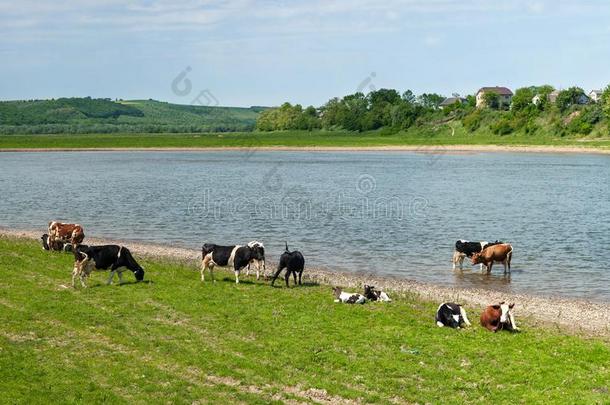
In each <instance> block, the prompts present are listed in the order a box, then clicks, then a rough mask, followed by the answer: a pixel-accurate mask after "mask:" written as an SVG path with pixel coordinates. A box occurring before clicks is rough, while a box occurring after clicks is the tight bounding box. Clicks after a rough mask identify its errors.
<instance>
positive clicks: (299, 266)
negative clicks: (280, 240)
mask: <svg viewBox="0 0 610 405" xmlns="http://www.w3.org/2000/svg"><path fill="white" fill-rule="evenodd" d="M284 269H286V275H285V276H284V279H285V280H286V287H289V285H288V280H290V273H292V276H293V278H294V284H295V285H296V284H297V273H299V285H301V277H302V276H303V270H304V269H305V258H304V257H303V255H302V254H301V252H299V251H298V250H295V251H292V252H291V251H290V250H288V242H286V250H285V251H284V253H282V255H281V256H280V262H279V263H278V265H277V271H276V272H275V274H274V275H273V279H272V280H271V285H272V286H273V283H275V280H276V279H277V277H278V276H279V275H280V273H281V272H282V270H284Z"/></svg>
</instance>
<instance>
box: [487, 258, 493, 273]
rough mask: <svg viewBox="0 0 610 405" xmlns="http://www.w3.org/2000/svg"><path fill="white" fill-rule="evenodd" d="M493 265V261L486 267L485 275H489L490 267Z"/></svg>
mask: <svg viewBox="0 0 610 405" xmlns="http://www.w3.org/2000/svg"><path fill="white" fill-rule="evenodd" d="M493 265H494V262H493V260H492V261H491V262H489V264H488V265H487V274H489V273H491V267H492V266H493Z"/></svg>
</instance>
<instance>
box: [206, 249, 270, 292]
mask: <svg viewBox="0 0 610 405" xmlns="http://www.w3.org/2000/svg"><path fill="white" fill-rule="evenodd" d="M252 260H258V261H263V262H264V261H265V250H264V248H263V247H262V244H260V245H258V244H257V245H253V246H248V245H246V246H241V245H232V246H220V245H215V244H213V243H205V244H204V245H203V246H202V247H201V281H205V277H204V272H205V270H206V269H209V270H210V276H211V277H212V280H214V266H219V267H233V270H234V271H235V283H236V284H238V283H239V272H240V271H241V270H243V269H244V268H245V267H246V266H248V264H249V263H250V262H252Z"/></svg>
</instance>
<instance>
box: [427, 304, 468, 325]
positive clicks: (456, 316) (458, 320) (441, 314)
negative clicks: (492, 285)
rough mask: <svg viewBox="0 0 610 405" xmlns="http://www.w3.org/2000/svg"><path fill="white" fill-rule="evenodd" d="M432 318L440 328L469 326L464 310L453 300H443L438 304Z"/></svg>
mask: <svg viewBox="0 0 610 405" xmlns="http://www.w3.org/2000/svg"><path fill="white" fill-rule="evenodd" d="M434 319H435V320H436V324H437V325H438V326H439V327H441V328H442V327H443V326H449V327H450V328H454V329H459V328H460V326H462V325H466V326H470V321H469V320H468V317H467V316H466V311H464V308H462V306H461V305H460V304H456V303H454V302H444V303H442V304H441V305H439V307H438V309H437V310H436V317H435V318H434Z"/></svg>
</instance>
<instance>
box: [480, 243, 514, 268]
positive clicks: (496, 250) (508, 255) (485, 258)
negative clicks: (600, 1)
mask: <svg viewBox="0 0 610 405" xmlns="http://www.w3.org/2000/svg"><path fill="white" fill-rule="evenodd" d="M512 257H513V247H512V246H511V245H510V244H508V243H502V244H500V245H494V246H489V247H486V248H485V249H483V250H482V251H481V252H480V253H475V254H473V255H472V258H471V260H472V265H473V266H474V265H475V264H481V265H485V267H486V268H487V274H489V273H491V268H492V266H493V264H494V263H502V264H503V265H504V274H506V270H507V269H508V272H509V273H510V261H511V259H512Z"/></svg>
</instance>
